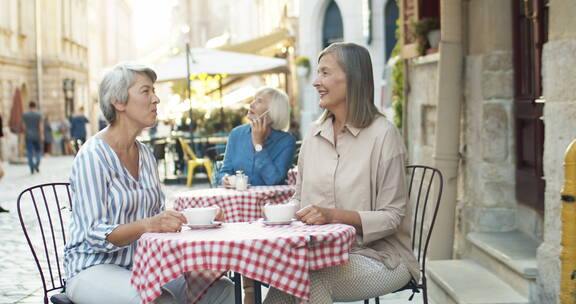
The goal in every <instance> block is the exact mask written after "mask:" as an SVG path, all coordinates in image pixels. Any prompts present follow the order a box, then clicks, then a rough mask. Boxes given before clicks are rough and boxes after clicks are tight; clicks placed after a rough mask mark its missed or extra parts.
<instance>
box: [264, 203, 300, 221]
mask: <svg viewBox="0 0 576 304" xmlns="http://www.w3.org/2000/svg"><path fill="white" fill-rule="evenodd" d="M295 213H296V204H294V203H287V204H276V205H265V206H264V215H265V216H266V219H267V220H268V221H270V222H284V221H289V220H291V219H292V218H294V214H295Z"/></svg>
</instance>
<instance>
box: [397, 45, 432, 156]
mask: <svg viewBox="0 0 576 304" xmlns="http://www.w3.org/2000/svg"><path fill="white" fill-rule="evenodd" d="M407 74H408V83H409V84H410V85H409V87H408V89H407V94H406V96H405V98H404V99H405V103H404V104H405V108H404V111H405V115H406V119H405V123H406V125H405V126H404V128H403V131H404V136H405V138H407V145H406V146H407V149H408V163H410V164H418V165H433V153H434V142H435V136H436V107H437V104H438V54H432V55H427V56H424V57H418V58H414V59H410V60H409V61H408V64H407Z"/></svg>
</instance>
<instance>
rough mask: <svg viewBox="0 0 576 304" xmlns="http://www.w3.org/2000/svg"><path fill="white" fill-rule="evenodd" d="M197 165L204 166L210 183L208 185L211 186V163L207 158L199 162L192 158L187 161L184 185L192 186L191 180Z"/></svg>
mask: <svg viewBox="0 0 576 304" xmlns="http://www.w3.org/2000/svg"><path fill="white" fill-rule="evenodd" d="M198 166H204V169H205V170H206V174H207V175H208V182H209V183H210V186H212V164H211V163H210V161H209V160H206V161H204V162H201V163H199V162H196V161H193V160H190V161H188V174H187V176H186V186H188V187H190V186H192V180H193V179H194V170H195V169H196V167H198Z"/></svg>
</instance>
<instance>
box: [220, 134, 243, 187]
mask: <svg viewBox="0 0 576 304" xmlns="http://www.w3.org/2000/svg"><path fill="white" fill-rule="evenodd" d="M236 137H237V132H235V130H232V132H230V136H229V137H228V142H227V143H226V151H225V152H224V163H223V164H222V168H220V170H219V171H218V180H217V182H218V183H221V182H222V177H224V175H226V174H235V172H234V166H233V165H232V163H233V160H234V157H235V155H236V154H235V153H234V152H235V150H236V145H237V142H238V139H237V138H236Z"/></svg>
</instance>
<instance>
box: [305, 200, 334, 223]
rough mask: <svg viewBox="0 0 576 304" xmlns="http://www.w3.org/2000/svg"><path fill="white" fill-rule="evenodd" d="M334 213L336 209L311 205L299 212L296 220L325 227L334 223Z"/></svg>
mask: <svg viewBox="0 0 576 304" xmlns="http://www.w3.org/2000/svg"><path fill="white" fill-rule="evenodd" d="M333 211H334V209H330V208H324V207H318V206H316V205H309V206H306V207H304V208H302V209H300V210H298V211H297V212H296V218H297V219H298V220H300V221H302V222H304V223H306V224H310V225H324V224H329V223H332V220H333Z"/></svg>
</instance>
